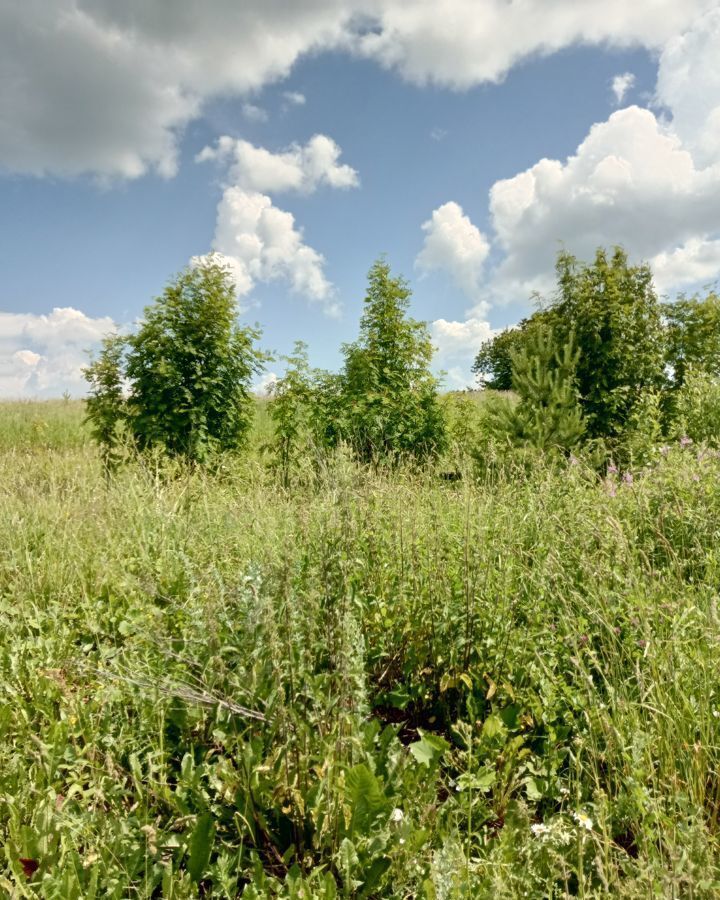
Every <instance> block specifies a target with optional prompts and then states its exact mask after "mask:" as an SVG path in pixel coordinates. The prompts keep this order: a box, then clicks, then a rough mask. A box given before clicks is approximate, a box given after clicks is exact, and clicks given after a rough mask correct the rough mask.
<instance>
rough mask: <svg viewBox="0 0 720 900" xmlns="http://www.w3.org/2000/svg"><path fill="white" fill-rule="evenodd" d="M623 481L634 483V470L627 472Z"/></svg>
mask: <svg viewBox="0 0 720 900" xmlns="http://www.w3.org/2000/svg"><path fill="white" fill-rule="evenodd" d="M623 481H624V482H625V484H632V483H633V477H632V472H626V473H625V474H624V475H623Z"/></svg>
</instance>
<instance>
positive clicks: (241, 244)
mask: <svg viewBox="0 0 720 900" xmlns="http://www.w3.org/2000/svg"><path fill="white" fill-rule="evenodd" d="M213 250H215V251H216V252H217V253H219V254H220V255H221V257H222V258H223V259H222V261H223V262H224V264H225V265H227V267H228V268H229V269H230V271H231V273H232V275H233V278H234V279H235V283H236V286H237V292H238V294H239V295H240V296H241V297H242V296H245V295H247V294H249V293H250V291H251V290H252V289H253V287H254V286H255V284H256V283H257V282H267V281H276V280H278V279H282V280H285V281H287V282H288V283H289V285H290V287H291V289H292V290H293V291H294V292H296V293H298V294H302V295H303V296H305V297H307V298H308V299H310V300H314V301H317V302H319V303H321V304H322V305H323V308H324V309H325V311H326V312H327V313H328V314H330V315H336V314H337V312H338V305H337V300H336V298H335V292H334V289H333V286H332V285H331V284H330V282H329V281H328V280H327V278H326V277H325V273H324V271H323V266H324V264H325V260H324V258H323V256H322V255H321V254H320V253H318V252H317V251H316V250H313V248H312V247H308V245H307V244H305V243H304V242H303V235H302V231H301V230H300V229H298V228H297V227H296V226H295V219H294V217H293V215H292V213H289V212H285V211H284V210H282V209H278V208H277V207H276V206H275V205H274V204H273V202H272V200H271V199H270V197H268V196H266V195H265V194H260V193H258V192H256V191H245V190H243V189H242V188H240V187H236V186H231V187H227V188H226V189H225V191H224V192H223V196H222V199H221V200H220V204H219V205H218V213H217V222H216V225H215V238H214V240H213Z"/></svg>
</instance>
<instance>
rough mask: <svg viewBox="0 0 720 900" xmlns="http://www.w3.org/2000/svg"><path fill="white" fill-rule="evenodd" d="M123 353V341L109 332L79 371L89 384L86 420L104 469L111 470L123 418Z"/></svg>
mask: <svg viewBox="0 0 720 900" xmlns="http://www.w3.org/2000/svg"><path fill="white" fill-rule="evenodd" d="M124 354H125V340H124V339H123V338H122V337H121V336H120V335H118V334H110V335H108V336H107V337H105V338H104V339H103V349H102V352H101V353H100V356H99V357H98V358H97V359H96V360H95V361H94V362H93V363H91V364H90V365H89V366H87V367H86V368H85V369H84V370H83V374H84V375H85V379H86V380H87V381H88V383H89V385H90V389H89V397H88V399H87V400H86V401H85V408H86V411H87V420H88V422H89V423H90V425H91V434H92V436H93V438H94V439H95V440H96V441H97V442H98V444H99V445H100V452H101V454H102V459H103V463H104V465H105V467H106V469H108V470H111V469H114V468H115V467H116V466H117V464H118V463H119V461H120V453H119V444H120V439H121V431H122V426H123V423H124V422H125V421H126V420H127V403H126V400H125V396H124V393H123V358H124Z"/></svg>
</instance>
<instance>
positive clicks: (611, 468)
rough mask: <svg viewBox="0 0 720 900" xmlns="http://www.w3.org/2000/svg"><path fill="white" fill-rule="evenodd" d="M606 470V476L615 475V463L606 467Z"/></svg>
mask: <svg viewBox="0 0 720 900" xmlns="http://www.w3.org/2000/svg"><path fill="white" fill-rule="evenodd" d="M607 470H608V475H617V470H618V469H617V466H616V465H615V463H610V465H609V466H608V467H607Z"/></svg>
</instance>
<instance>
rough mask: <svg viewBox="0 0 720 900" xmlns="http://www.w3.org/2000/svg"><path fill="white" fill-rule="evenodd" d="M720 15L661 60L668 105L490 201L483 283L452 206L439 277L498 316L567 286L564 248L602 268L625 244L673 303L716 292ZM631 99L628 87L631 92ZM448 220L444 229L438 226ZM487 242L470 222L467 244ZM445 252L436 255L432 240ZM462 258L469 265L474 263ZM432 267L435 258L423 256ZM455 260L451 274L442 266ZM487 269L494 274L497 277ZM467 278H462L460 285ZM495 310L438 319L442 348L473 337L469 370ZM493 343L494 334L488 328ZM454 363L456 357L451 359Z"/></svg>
mask: <svg viewBox="0 0 720 900" xmlns="http://www.w3.org/2000/svg"><path fill="white" fill-rule="evenodd" d="M719 56H720V9H718V8H715V9H713V10H711V11H710V12H708V13H706V14H705V15H703V16H699V17H697V19H696V20H694V21H693V23H692V25H691V26H690V27H688V28H687V29H686V30H685V31H684V32H683V33H682V34H680V35H676V36H674V37H671V38H670V39H668V40H667V42H666V45H665V46H664V48H663V50H662V53H661V54H660V62H659V71H658V81H657V88H656V98H655V100H656V105H657V108H659V109H661V110H662V112H661V113H655V112H653V111H651V110H648V109H643V108H640V107H638V106H629V107H627V108H625V109H621V110H618V111H616V112H614V113H613V114H612V115H611V116H610V117H609V118H608V119H607V120H606V121H604V122H599V123H597V124H596V125H594V126H593V127H592V128H591V129H590V132H589V134H588V135H587V137H586V138H585V140H584V141H582V143H581V144H580V145H579V146H578V148H577V150H576V151H575V153H574V154H572V155H570V156H569V157H568V158H567V159H565V160H557V159H541V160H540V161H539V162H537V163H536V164H535V165H533V166H531V167H530V168H529V169H527V170H526V171H524V172H520V173H518V174H517V175H515V176H513V177H511V178H507V179H503V180H501V181H498V182H496V183H495V184H494V185H493V186H492V188H491V190H490V197H489V200H490V214H491V224H492V233H491V235H490V244H491V246H492V248H493V251H494V252H493V258H494V259H495V260H496V262H495V264H494V266H493V267H492V268H491V269H490V270H489V271H484V272H483V273H482V275H477V274H476V273H477V272H478V271H479V269H478V267H475V268H474V269H471V271H470V273H469V274H468V272H467V271H466V270H463V269H462V267H460V268H458V263H457V261H456V259H455V255H456V253H455V248H456V246H457V244H458V243H459V244H460V245H461V246H462V241H456V240H453V239H452V238H451V235H453V229H452V228H451V227H448V226H447V225H446V223H445V222H444V218H445V217H444V216H439V215H438V214H439V213H440V212H441V211H442V210H446V209H447V208H448V207H449V208H450V209H452V214H451V220H454V221H455V222H461V221H462V219H463V218H465V219H466V218H467V217H463V216H462V211H461V210H459V208H456V209H454V208H453V207H455V206H456V205H455V204H446V205H445V206H444V207H440V208H439V210H436V211H435V213H434V214H433V219H431V220H430V222H426V223H425V225H424V226H423V229H424V230H425V232H426V238H425V246H424V247H423V250H422V251H421V255H420V257H418V260H420V259H421V257H423V255H424V254H425V255H426V256H427V255H428V254H429V255H430V259H431V260H433V262H434V265H433V267H435V268H441V267H442V268H444V269H445V270H446V271H449V272H451V273H453V272H454V277H455V280H456V283H458V284H459V285H462V284H464V285H465V293H466V294H468V295H470V292H468V290H467V287H468V286H470V287H471V288H472V289H474V290H475V291H476V295H478V296H480V297H481V298H482V301H483V302H484V303H487V304H488V305H489V306H491V305H493V304H499V303H503V302H507V301H512V300H515V301H520V302H526V301H527V300H528V299H529V297H530V296H531V294H533V293H534V292H539V293H541V294H544V295H546V296H547V295H548V294H550V293H551V292H552V290H553V288H554V286H555V274H554V262H555V257H556V253H557V250H558V249H560V247H561V246H564V247H565V249H567V250H568V251H570V252H571V253H574V254H576V255H577V256H579V257H580V258H582V259H591V258H592V257H593V255H594V253H595V250H596V248H597V247H599V246H606V247H608V246H612V245H614V244H622V245H623V246H624V247H625V249H626V250H627V251H628V252H629V254H630V256H631V258H632V259H634V260H638V261H639V260H644V261H647V262H649V263H650V265H651V267H652V269H653V271H654V274H655V282H656V286H657V287H658V289H659V290H660V291H661V292H667V293H671V292H672V291H674V290H677V289H688V288H694V287H698V286H701V285H703V284H705V283H708V282H712V281H713V280H716V279H717V277H718V273H719V272H720V212H718V211H719V210H720V68H719V67H718V66H717V59H718V57H719ZM620 87H622V89H623V91H622V92H623V93H624V91H625V90H626V88H627V82H625V83H624V84H623V85H620ZM438 220H439V221H438ZM473 229H474V230H475V231H477V229H476V228H475V226H474V225H472V223H471V222H469V221H466V222H463V225H462V230H463V231H464V232H465V233H466V234H472V233H473ZM436 233H437V234H438V235H441V236H442V237H440V238H438V244H437V247H435V245H432V247H434V248H435V249H434V250H433V249H431V250H430V251H428V249H427V245H428V237H429V236H434V235H435V234H436ZM457 256H458V258H459V259H460V260H462V259H463V258H464V256H463V254H462V253H459V254H457ZM423 258H424V257H423ZM443 259H444V263H441V260H443ZM486 269H487V266H486ZM458 273H459V274H458ZM487 308H488V307H487V306H485V307H483V306H482V305H481V306H480V307H479V308H475V309H471V310H469V311H468V315H469V318H468V320H467V321H466V322H457V323H447V322H445V320H438V323H437V324H436V326H435V328H436V330H437V334H438V340H437V343H438V344H439V345H440V346H441V348H442V346H443V342H445V344H449V345H450V346H455V347H457V358H458V359H459V358H460V356H461V348H462V346H463V338H464V336H466V335H467V336H468V341H467V344H466V349H467V357H466V365H469V361H470V359H471V350H476V349H477V346H479V343H481V342H482V341H481V340H478V341H477V342H476V341H475V336H474V328H475V327H476V325H475V323H476V321H477V320H478V319H480V321H483V317H484V316H485V315H486V313H487ZM481 332H482V329H481ZM446 352H447V351H446Z"/></svg>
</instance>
